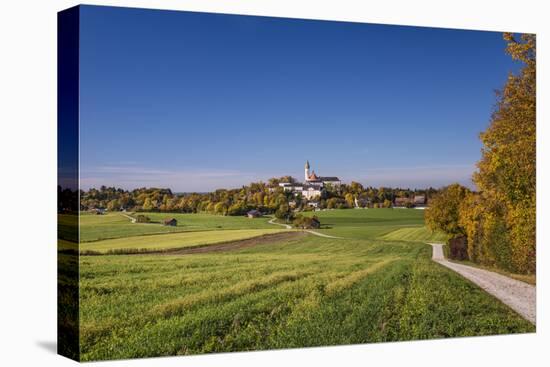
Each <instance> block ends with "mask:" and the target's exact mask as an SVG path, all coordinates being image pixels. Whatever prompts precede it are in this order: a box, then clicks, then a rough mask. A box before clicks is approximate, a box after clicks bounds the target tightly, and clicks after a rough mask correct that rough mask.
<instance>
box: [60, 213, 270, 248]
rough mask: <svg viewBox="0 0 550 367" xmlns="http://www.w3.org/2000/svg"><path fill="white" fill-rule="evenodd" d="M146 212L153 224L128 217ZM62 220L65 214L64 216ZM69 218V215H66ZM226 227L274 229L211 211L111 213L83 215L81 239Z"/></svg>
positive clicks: (257, 221)
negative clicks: (165, 222) (173, 224)
mask: <svg viewBox="0 0 550 367" xmlns="http://www.w3.org/2000/svg"><path fill="white" fill-rule="evenodd" d="M137 214H144V215H146V216H148V217H149V218H151V221H152V222H151V223H132V222H131V220H130V219H129V218H128V217H135V216H136V215H137ZM61 217H62V219H61V220H64V219H63V216H61ZM67 217H68V216H67ZM167 218H176V220H177V221H178V225H177V226H176V227H170V226H164V225H162V224H161V223H162V221H163V220H164V219H167ZM225 229H273V225H271V224H268V223H267V220H266V219H265V218H254V219H250V218H245V217H229V216H225V217H224V216H220V215H212V214H174V213H136V214H134V213H120V212H117V213H108V214H105V215H93V214H84V215H81V216H80V241H81V242H90V241H99V240H105V239H113V238H123V237H130V236H140V235H152V234H163V233H173V232H188V231H207V230H225Z"/></svg>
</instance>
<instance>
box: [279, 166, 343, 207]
mask: <svg viewBox="0 0 550 367" xmlns="http://www.w3.org/2000/svg"><path fill="white" fill-rule="evenodd" d="M309 169H310V166H309V161H307V162H306V165H305V168H304V183H297V182H296V183H289V182H282V183H280V184H279V186H281V187H282V188H283V189H284V190H285V191H291V192H294V193H295V194H296V195H297V194H298V193H300V194H302V197H304V198H305V199H307V200H311V199H315V198H318V197H320V196H321V193H322V192H323V190H325V187H326V185H332V186H339V185H340V184H341V181H340V179H339V178H338V177H323V176H317V175H316V174H315V171H311V173H310V172H309Z"/></svg>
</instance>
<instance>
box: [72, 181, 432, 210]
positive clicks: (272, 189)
mask: <svg viewBox="0 0 550 367" xmlns="http://www.w3.org/2000/svg"><path fill="white" fill-rule="evenodd" d="M289 180H294V179H293V178H292V177H289V176H286V177H281V178H273V179H270V180H269V181H268V182H267V183H263V182H255V183H251V184H250V185H248V186H243V187H241V188H238V189H229V190H227V189H220V190H216V191H214V192H209V193H184V194H175V193H173V192H172V191H171V190H170V189H156V188H141V189H136V190H132V191H126V190H122V189H120V188H114V187H105V186H102V187H100V188H99V189H90V190H88V191H82V192H81V195H80V205H81V209H82V210H88V209H93V208H106V209H107V210H110V211H116V210H123V209H125V210H133V211H161V212H184V213H199V212H208V213H213V214H219V215H244V214H246V212H247V211H249V210H251V209H257V210H260V211H262V212H265V213H275V214H277V216H280V217H284V216H286V215H287V213H289V212H291V211H295V210H297V211H305V210H311V207H310V206H309V205H308V203H309V202H308V200H306V199H305V198H303V197H302V196H301V195H300V194H298V195H295V194H294V193H291V192H285V191H284V190H283V188H281V187H279V183H280V182H288V181H289ZM435 192H436V190H435V189H433V188H430V189H427V190H410V189H400V188H397V189H396V188H384V187H381V188H373V187H363V185H361V184H360V183H357V182H352V183H350V184H349V185H347V184H343V185H340V186H335V187H327V188H326V190H325V191H324V192H323V194H322V195H321V197H319V198H317V199H316V200H315V201H316V202H317V206H318V207H319V208H321V209H324V208H327V209H342V208H353V207H355V204H356V199H357V204H358V205H359V206H362V207H367V206H368V207H391V206H392V204H393V201H394V200H395V199H396V198H413V197H414V196H415V195H426V196H430V195H433V194H434V193H435Z"/></svg>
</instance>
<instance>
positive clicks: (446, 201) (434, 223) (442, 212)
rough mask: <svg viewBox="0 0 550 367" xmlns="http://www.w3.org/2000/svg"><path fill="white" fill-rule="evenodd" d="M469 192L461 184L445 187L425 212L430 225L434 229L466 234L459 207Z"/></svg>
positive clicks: (453, 233)
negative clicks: (460, 219) (460, 220)
mask: <svg viewBox="0 0 550 367" xmlns="http://www.w3.org/2000/svg"><path fill="white" fill-rule="evenodd" d="M469 192H470V190H468V189H467V188H465V187H464V186H461V185H459V184H452V185H450V186H447V187H445V188H443V189H442V190H441V191H440V192H439V194H437V195H436V196H435V197H434V198H433V199H432V201H431V205H430V207H429V208H428V209H426V211H425V212H424V217H425V220H426V224H427V225H428V227H429V228H430V229H431V230H432V231H435V230H441V231H443V232H445V233H448V234H451V235H461V234H464V228H463V227H462V226H461V225H460V223H459V207H460V204H461V203H462V201H463V200H464V198H465V197H466V195H467V194H468V193H469Z"/></svg>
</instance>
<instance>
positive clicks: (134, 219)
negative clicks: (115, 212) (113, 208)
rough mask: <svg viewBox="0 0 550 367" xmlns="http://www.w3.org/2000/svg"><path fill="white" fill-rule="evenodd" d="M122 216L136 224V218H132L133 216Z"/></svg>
mask: <svg viewBox="0 0 550 367" xmlns="http://www.w3.org/2000/svg"><path fill="white" fill-rule="evenodd" d="M120 215H122V216H123V217H126V218H128V219H130V222H132V223H135V222H136V218H134V217H131V216H129V215H128V214H122V213H121V214H120Z"/></svg>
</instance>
